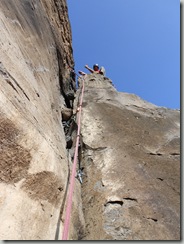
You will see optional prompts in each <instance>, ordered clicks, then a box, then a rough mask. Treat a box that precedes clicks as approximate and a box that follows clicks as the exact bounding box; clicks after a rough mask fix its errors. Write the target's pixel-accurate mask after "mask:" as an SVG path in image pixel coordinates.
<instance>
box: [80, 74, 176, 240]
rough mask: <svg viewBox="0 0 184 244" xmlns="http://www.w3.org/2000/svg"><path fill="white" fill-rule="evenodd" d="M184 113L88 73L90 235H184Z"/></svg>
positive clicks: (86, 206)
mask: <svg viewBox="0 0 184 244" xmlns="http://www.w3.org/2000/svg"><path fill="white" fill-rule="evenodd" d="M179 116H180V113H179V111H176V110H170V109H167V108H162V107H157V106H155V105H153V104H151V103H148V102H146V101H143V100H142V99H140V98H139V97H137V96H135V95H133V94H127V93H120V92H117V91H116V90H115V88H114V87H113V86H112V85H111V81H110V80H109V79H108V78H104V77H103V76H101V75H98V74H97V75H88V76H87V78H86V81H85V95H84V103H83V116H82V138H83V161H82V162H83V167H85V173H86V175H87V177H85V178H84V184H83V185H82V198H83V211H84V215H85V219H86V232H85V235H84V236H83V239H85V240H92V239H93V240H103V239H108V240H179V238H180V226H179V224H180V161H179V159H180V158H179V155H180V134H179V133H180V128H179V123H180V118H179Z"/></svg>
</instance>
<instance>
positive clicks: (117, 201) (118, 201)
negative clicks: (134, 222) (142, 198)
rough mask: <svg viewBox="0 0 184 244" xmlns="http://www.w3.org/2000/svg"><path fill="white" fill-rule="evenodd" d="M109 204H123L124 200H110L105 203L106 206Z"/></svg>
mask: <svg viewBox="0 0 184 244" xmlns="http://www.w3.org/2000/svg"><path fill="white" fill-rule="evenodd" d="M109 204H119V205H121V206H122V205H123V201H120V200H116V201H108V202H106V203H105V204H104V207H106V206H107V205H109Z"/></svg>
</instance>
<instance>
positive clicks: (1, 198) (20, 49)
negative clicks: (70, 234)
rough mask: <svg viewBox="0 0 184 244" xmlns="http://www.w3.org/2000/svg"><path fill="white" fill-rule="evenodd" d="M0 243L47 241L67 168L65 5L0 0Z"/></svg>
mask: <svg viewBox="0 0 184 244" xmlns="http://www.w3.org/2000/svg"><path fill="white" fill-rule="evenodd" d="M0 29H1V35H0V50H1V60H0V84H1V90H0V122H1V123H0V142H1V148H0V219H1V221H2V223H3V224H1V226H0V239H1V240H54V239H55V238H56V239H57V238H58V236H59V234H60V233H61V229H62V226H63V224H62V222H61V223H60V211H61V212H62V210H63V204H64V203H65V198H66V187H67V183H68V174H69V168H68V167H69V163H70V159H69V157H68V152H67V150H66V141H65V134H64V131H63V125H62V114H66V112H65V110H67V111H68V110H69V111H70V113H71V111H72V110H71V107H72V103H73V101H72V99H70V98H69V97H68V95H67V94H68V93H70V91H71V92H72V93H73V94H74V89H73V88H72V85H73V83H72V79H71V74H70V70H69V69H68V65H70V66H73V65H74V61H73V58H72V48H71V30H70V24H69V20H68V12H67V7H66V2H65V1H53V0H46V1H44V0H42V1H41V0H32V1H29V0H24V1H19V0H13V1H12V0H1V1H0Z"/></svg>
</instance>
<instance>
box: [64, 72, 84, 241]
mask: <svg viewBox="0 0 184 244" xmlns="http://www.w3.org/2000/svg"><path fill="white" fill-rule="evenodd" d="M85 78H86V75H85V76H84V77H82V79H83V82H82V91H81V98H80V103H79V107H78V109H77V111H78V120H77V125H78V129H77V140H76V146H75V153H74V159H73V167H72V174H71V177H70V185H69V193H68V199H67V204H66V216H65V221H64V229H63V236H62V240H67V239H68V232H69V225H70V216H71V209H72V197H73V191H74V183H75V175H76V166H77V157H78V147H79V139H80V129H81V112H82V103H83V96H84V81H85Z"/></svg>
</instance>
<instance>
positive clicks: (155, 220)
mask: <svg viewBox="0 0 184 244" xmlns="http://www.w3.org/2000/svg"><path fill="white" fill-rule="evenodd" d="M147 219H150V220H153V221H154V222H157V221H158V219H155V218H147Z"/></svg>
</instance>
